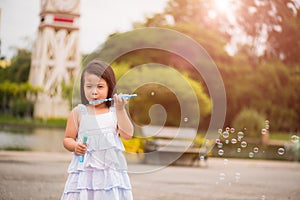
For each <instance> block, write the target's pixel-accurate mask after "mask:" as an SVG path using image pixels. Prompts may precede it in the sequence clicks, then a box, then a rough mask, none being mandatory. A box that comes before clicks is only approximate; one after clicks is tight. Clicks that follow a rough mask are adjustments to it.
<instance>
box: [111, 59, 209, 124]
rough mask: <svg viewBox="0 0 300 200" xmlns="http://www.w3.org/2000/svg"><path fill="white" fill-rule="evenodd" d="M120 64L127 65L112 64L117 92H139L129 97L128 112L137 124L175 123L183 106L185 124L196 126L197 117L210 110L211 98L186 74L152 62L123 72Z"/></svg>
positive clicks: (203, 115)
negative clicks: (185, 114)
mask: <svg viewBox="0 0 300 200" xmlns="http://www.w3.org/2000/svg"><path fill="white" fill-rule="evenodd" d="M123 65H124V68H125V69H126V68H127V69H128V64H127V65H126V64H124V63H120V64H114V65H113V67H114V71H115V73H116V76H117V78H118V91H119V92H121V93H137V94H138V98H135V99H131V100H130V104H129V112H130V114H131V116H132V119H133V120H134V121H135V122H136V123H137V124H140V125H141V124H149V123H154V124H157V123H158V124H159V123H163V121H164V120H166V125H168V126H178V125H179V123H181V122H182V120H183V119H182V117H181V111H182V109H184V111H185V113H188V116H187V118H188V122H187V123H185V124H186V125H195V124H197V123H199V121H198V122H197V116H200V118H203V117H205V116H207V115H208V114H209V113H210V110H211V104H210V100H209V98H208V96H207V95H206V94H205V92H204V91H203V87H202V86H201V84H200V83H199V82H196V81H194V80H192V79H191V78H189V77H188V76H187V75H182V74H180V73H179V72H178V71H176V70H175V69H174V68H170V67H166V66H161V65H155V64H151V65H143V66H140V67H137V68H133V69H131V70H129V71H127V72H126V73H125V71H124V70H121V69H122V68H123ZM120 68H121V69H120ZM166 77H168V78H166ZM132 89H134V91H132ZM179 101H181V102H179ZM193 102H194V103H193ZM157 105H160V106H161V107H158V106H157ZM200 110H201V112H197V111H200ZM149 114H150V116H149ZM165 115H166V116H165ZM165 117H166V119H165ZM198 118H199V117H198ZM200 118H199V119H200ZM161 120H163V121H161Z"/></svg>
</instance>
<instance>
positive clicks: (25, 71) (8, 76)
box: [0, 49, 31, 83]
mask: <svg viewBox="0 0 300 200" xmlns="http://www.w3.org/2000/svg"><path fill="white" fill-rule="evenodd" d="M30 62H31V52H30V51H29V50H27V49H18V52H17V55H16V56H14V57H13V58H12V60H11V65H10V66H9V67H7V68H5V69H1V71H0V82H4V81H5V80H9V81H11V82H16V83H21V82H27V81H28V77H29V70H30Z"/></svg>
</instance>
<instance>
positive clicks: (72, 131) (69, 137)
mask: <svg viewBox="0 0 300 200" xmlns="http://www.w3.org/2000/svg"><path fill="white" fill-rule="evenodd" d="M78 118H79V112H78V110H76V109H73V110H72V112H71V113H70V115H69V117H68V120H67V126H66V130H65V135H64V141H63V144H64V147H65V148H66V149H67V150H69V151H71V152H75V153H76V154H77V155H82V154H85V152H86V146H85V145H84V144H83V142H76V138H77V134H78V124H79V120H78Z"/></svg>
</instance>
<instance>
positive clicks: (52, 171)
mask: <svg viewBox="0 0 300 200" xmlns="http://www.w3.org/2000/svg"><path fill="white" fill-rule="evenodd" d="M69 161H70V154H68V153H37V152H5V151H2V152H1V151H0V199H1V200H2V199H3V200H23V199H24V200H27V199H28V200H30V199H33V200H35V199H38V200H43V199H45V200H47V199H49V200H50V199H55V200H57V199H59V197H60V195H61V193H62V191H63V187H64V184H65V180H66V178H67V174H66V170H67V166H68V164H69ZM207 164H208V166H207V167H175V166H170V167H164V168H160V169H159V168H158V167H159V166H149V165H142V164H130V163H129V170H130V178H131V183H132V186H133V194H134V199H135V200H152V199H155V200H157V199H158V200H159V199H161V200H177V199H178V200H185V199H187V200H199V199H203V200H227V199H228V200H272V199H276V200H277V199H280V200H281V199H283V200H285V199H287V200H289V199H290V200H299V199H300V163H294V162H277V161H262V160H237V159H224V158H210V159H209V160H208V163H207Z"/></svg>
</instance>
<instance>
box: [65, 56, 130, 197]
mask: <svg viewBox="0 0 300 200" xmlns="http://www.w3.org/2000/svg"><path fill="white" fill-rule="evenodd" d="M115 87H116V80H115V75H114V72H113V70H112V68H111V67H110V66H109V65H107V64H105V63H104V62H102V61H97V60H95V61H92V62H90V63H88V64H87V66H86V68H85V69H84V70H83V72H82V75H81V85H80V94H81V101H82V104H79V105H78V106H77V107H75V108H74V109H73V110H72V112H71V113H70V115H69V118H68V121H67V126H66V131H65V135H64V141H63V144H64V147H65V148H66V149H67V150H69V151H71V152H73V159H72V161H71V163H70V165H69V167H68V173H69V176H68V180H67V182H66V185H65V189H64V193H63V195H62V197H61V199H63V200H65V199H69V200H71V199H72V200H75V199H78V200H79V199H80V200H92V199H97V200H99V199H104V200H115V199H118V200H127V199H133V197H132V192H131V184H130V180H129V176H128V174H127V164H126V160H125V157H124V155H123V151H124V146H123V144H122V142H121V140H120V138H119V136H120V137H122V138H124V139H126V140H127V139H130V138H131V137H132V136H133V125H132V123H131V121H130V119H129V117H128V115H127V112H126V110H125V105H126V103H127V100H126V99H123V98H120V96H118V95H117V94H115V92H116V91H115ZM112 97H113V103H114V107H112V102H111V101H106V102H100V103H97V104H92V105H90V104H89V102H91V101H96V100H101V99H106V98H112ZM84 137H86V138H87V141H86V142H84V140H83V138H84Z"/></svg>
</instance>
